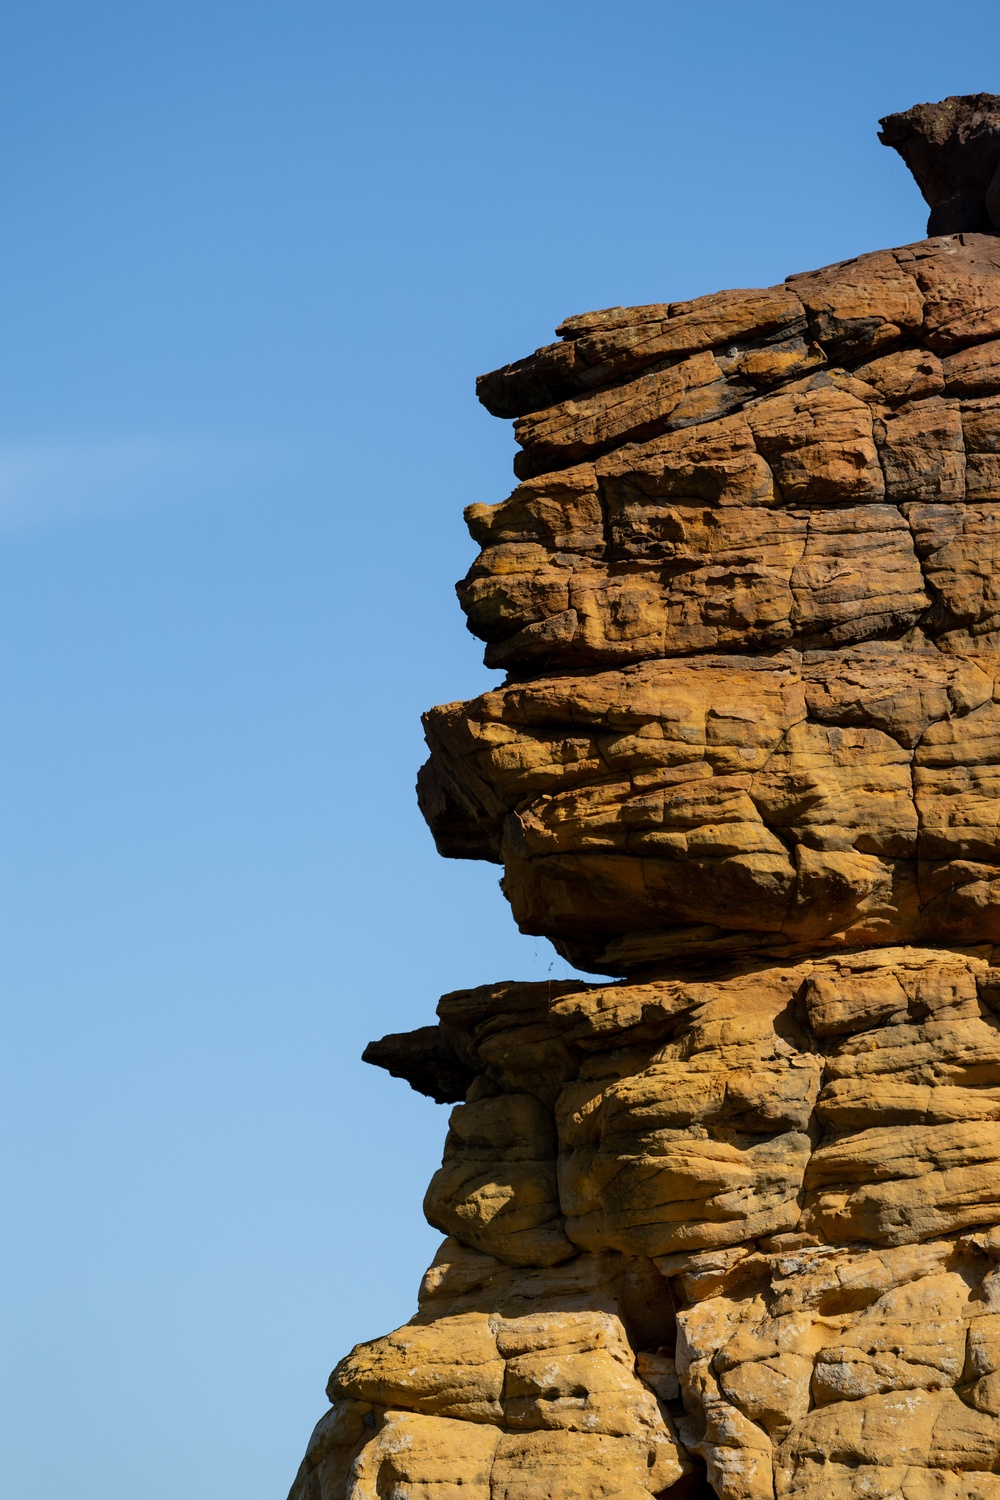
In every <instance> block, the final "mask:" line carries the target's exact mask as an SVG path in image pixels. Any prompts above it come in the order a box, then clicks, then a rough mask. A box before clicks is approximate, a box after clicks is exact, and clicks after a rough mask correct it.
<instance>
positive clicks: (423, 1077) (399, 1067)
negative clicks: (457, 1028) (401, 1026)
mask: <svg viewBox="0 0 1000 1500" xmlns="http://www.w3.org/2000/svg"><path fill="white" fill-rule="evenodd" d="M362 1060H363V1061H364V1062H366V1063H371V1064H372V1066H373V1067H376V1068H385V1070H386V1072H387V1073H391V1074H392V1076H393V1078H405V1079H406V1082H407V1083H408V1084H409V1085H410V1088H411V1089H416V1091H417V1093H418V1094H426V1095H427V1096H428V1098H430V1099H433V1100H434V1102H435V1103H436V1104H457V1103H458V1102H459V1101H460V1100H462V1099H464V1098H465V1095H466V1092H467V1091H468V1088H469V1085H470V1083H471V1082H472V1080H473V1078H475V1076H476V1075H475V1073H473V1071H472V1069H471V1068H467V1067H466V1066H465V1064H464V1063H462V1062H460V1061H459V1059H458V1058H457V1057H456V1056H455V1053H454V1051H453V1050H452V1048H451V1047H450V1046H449V1044H448V1042H447V1041H446V1040H445V1038H444V1036H443V1035H442V1032H441V1028H440V1026H419V1027H418V1028H417V1030H416V1031H397V1032H392V1033H390V1035H389V1036H384V1037H382V1039H381V1040H380V1041H377V1042H369V1043H368V1046H367V1047H366V1048H365V1050H364V1052H363V1053H362Z"/></svg>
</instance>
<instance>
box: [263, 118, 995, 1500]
mask: <svg viewBox="0 0 1000 1500" xmlns="http://www.w3.org/2000/svg"><path fill="white" fill-rule="evenodd" d="M882 124H883V139H884V140H885V141H886V143H887V144H890V145H895V146H897V147H898V148H899V150H900V152H901V153H902V155H903V156H904V157H905V159H906V160H907V162H908V164H909V165H911V166H912V168H913V171H914V173H915V175H916V176H917V178H918V181H919V183H920V185H921V188H922V190H923V191H924V193H925V196H926V197H927V200H928V203H929V204H930V206H931V210H932V215H931V228H932V230H933V231H934V232H933V234H932V237H931V238H929V239H926V240H923V241H920V242H919V243H917V244H912V245H906V246H904V247H902V248H901V249H895V250H880V251H876V252H875V253H873V254H867V255H860V256H858V257H857V258H856V259H854V260H851V261H845V262H843V263H841V264H839V265H834V266H830V267H827V268H825V269H823V270H820V271H814V272H810V273H808V274H805V275H797V276H791V277H789V279H788V280H787V281H786V282H784V283H783V284H782V285H781V286H777V287H770V288H766V289H764V290H751V291H726V292H720V293H717V294H716V295H714V296H706V297H699V298H696V299H695V300H694V301H690V302H674V303H662V304H661V303H658V304H654V305H652V306H648V307H633V308H621V307H615V308H609V309H606V310H604V311H602V312H595V313H586V314H583V315H581V316H578V317H572V318H568V319H567V320H566V322H565V323H563V324H562V326H561V327H560V328H559V329H558V330H557V333H558V335H559V341H558V342H556V343H554V344H550V345H548V346H547V347H545V348H542V349H539V350H537V351H536V353H535V354H533V355H531V356H529V357H528V358H527V359H522V360H519V361H518V362H517V363H515V364H512V365H508V366H506V367H505V368H503V369H501V370H497V371H495V372H494V373H493V374H490V375H485V376H483V377H482V379H481V380H480V382H479V395H480V399H481V400H482V401H483V403H484V404H485V405H486V406H487V408H488V409H489V410H490V411H491V412H493V413H495V414H496V415H497V416H500V417H506V418H513V419H514V433H515V437H516V439H517V442H518V444H519V445H520V452H519V454H518V457H517V459H516V461H515V471H516V474H517V477H518V479H519V481H520V482H519V483H518V484H517V486H516V488H515V489H514V491H513V493H512V494H511V495H510V497H509V498H508V499H506V500H504V501H502V502H501V503H500V504H498V505H485V504H474V505H471V506H470V507H469V509H468V511H467V513H466V514H467V520H468V523H469V526H470V529H471V531H472V534H473V536H474V538H475V539H476V541H477V542H478V543H479V544H480V546H481V548H482V551H481V552H480V554H479V556H478V558H477V559H476V561H475V563H474V564H473V566H472V569H471V571H470V572H469V574H468V577H467V578H466V579H465V580H464V581H463V582H462V583H461V584H460V585H459V597H460V600H461V603H462V607H463V609H464V610H465V612H466V615H467V617H468V622H469V627H470V629H471V630H472V631H473V632H474V633H475V634H476V635H478V636H480V637H481V638H482V639H483V640H484V641H485V642H486V661H487V664H488V665H489V666H491V667H500V668H503V669H504V670H505V671H506V673H507V679H506V681H505V683H504V684H503V685H502V686H499V687H494V688H492V689H491V690H489V691H487V692H484V693H483V694H482V695H481V696H480V697H478V698H475V699H473V700H472V701H471V702H468V703H450V704H446V705H445V706H443V707H440V708H435V709H433V710H431V712H430V713H429V714H428V715H427V717H426V726H427V738H428V741H429V744H430V748H431V758H430V760H429V762H428V763H427V765H426V766H425V767H424V769H423V771H422V772H421V776H420V799H421V806H422V808H423V810H424V813H425V816H426V817H427V820H428V822H429V823H430V825H431V828H432V829H433V831H434V835H435V838H436V840H437V844H438V848H439V849H440V851H441V853H442V854H445V855H449V856H454V857H457V858H463V859H487V860H493V861H495V862H496V863H497V864H500V865H502V866H503V882H502V884H503V890H504V892H505V894H506V897H507V899H508V901H509V902H510V905H511V909H512V912H513V915H514V918H515V920H516V921H517V923H518V925H519V927H520V928H521V930H522V931H523V932H527V933H537V934H544V935H545V936H546V937H548V938H551V940H552V941H553V942H554V943H555V945H556V947H557V948H558V950H559V952H560V953H562V954H563V955H565V957H566V958H567V959H568V960H569V961H570V962H571V963H572V964H574V965H575V966H576V967H578V968H580V969H582V970H584V971H587V972H588V973H590V974H592V975H596V976H600V977H599V978H598V979H597V980H596V982H588V981H585V980H582V979H581V980H579V981H562V982H559V983H542V984H524V983H498V984H489V985H484V986H482V987H480V988H478V989H474V990H462V991H458V992H457V993H454V994H450V995H446V996H445V997H444V998H443V999H442V1000H441V1002H440V1004H439V1006H438V1021H437V1025H436V1026H424V1027H422V1028H420V1029H419V1030H418V1031H416V1032H414V1033H412V1034H409V1035H403V1036H398V1035H397V1036H392V1037H387V1038H384V1039H383V1041H382V1042H379V1043H375V1044H373V1046H372V1048H370V1049H369V1053H368V1054H367V1056H368V1057H369V1059H370V1060H371V1061H373V1062H375V1063H378V1064H379V1065H380V1066H383V1067H386V1068H388V1069H389V1071H390V1072H392V1073H393V1074H395V1075H397V1076H400V1077H403V1078H405V1079H408V1080H409V1082H410V1083H411V1084H412V1085H413V1087H414V1088H416V1089H419V1090H421V1091H422V1092H424V1093H427V1094H429V1095H430V1096H431V1097H432V1098H436V1099H438V1100H440V1101H448V1102H452V1103H454V1104H455V1108H454V1109H453V1110H452V1113H451V1121H450V1128H449V1131H448V1136H447V1140H446V1143H445V1149H444V1161H443V1164H442V1166H441V1169H440V1171H438V1172H437V1173H436V1175H435V1176H434V1178H433V1180H432V1182H431V1184H430V1187H429V1189H428V1192H427V1197H426V1201H425V1211H426V1214H427V1217H428V1219H429V1220H430V1222H431V1224H433V1225H434V1226H435V1227H437V1228H438V1229H440V1230H441V1232H442V1233H443V1234H444V1235H446V1236H447V1238H446V1239H445V1240H444V1243H443V1244H442V1246H441V1249H440V1251H439V1252H438V1255H437V1257H436V1259H435V1261H434V1264H433V1265H432V1266H431V1268H430V1270H429V1271H428V1272H427V1275H426V1277H425V1278H424V1282H423V1286H422V1288H421V1291H420V1295H419V1303H418V1310H417V1312H416V1313H415V1314H414V1316H413V1318H412V1320H411V1322H410V1323H408V1324H407V1325H406V1326H405V1327H403V1328H400V1329H397V1330H396V1331H395V1332H394V1333H390V1334H388V1335H387V1336H385V1337H383V1338H377V1339H374V1340H373V1341H372V1342H370V1343H366V1344H361V1345H359V1346H358V1347H357V1348H355V1349H354V1350H353V1351H352V1352H351V1353H350V1354H349V1355H348V1356H347V1357H346V1358H345V1359H343V1360H342V1361H341V1362H340V1364H339V1365H338V1366H337V1368H336V1369H335V1370H334V1372H333V1375H332V1376H331V1379H330V1385H329V1391H328V1394H329V1397H330V1400H331V1402H332V1406H331V1408H330V1410H329V1412H328V1413H327V1415H326V1416H324V1417H323V1418H322V1420H321V1421H320V1423H319V1426H318V1427H317V1428H316V1431H315V1433H314V1435H313V1438H312V1440H311V1442H310V1445H309V1449H308V1453H307V1456H306V1459H305V1461H304V1463H303V1465H302V1468H301V1470H300V1473H299V1476H298V1478H297V1480H296V1482H295V1485H294V1486H293V1489H292V1500H387V1497H388V1500H653V1497H658V1500H667V1497H675V1500H682V1497H683V1500H695V1497H709V1496H713V1495H714V1496H717V1497H719V1500H785V1497H789V1500H847V1497H859V1500H860V1497H865V1500H1000V1420H998V1418H1000V946H998V947H995V946H994V945H1000V685H998V677H1000V238H998V237H997V236H996V235H995V234H994V233H993V230H994V228H996V227H997V225H998V224H1000V188H998V187H997V178H998V167H1000V98H996V97H993V96H989V95H975V96H972V97H970V98H967V99H962V98H957V99H949V100H945V101H944V102H943V103H941V104H937V105H921V106H918V107H917V108H915V109H913V110H909V111H908V112H907V113H906V114H904V115H897V116H891V117H889V118H888V119H887V120H885V121H883V122H882Z"/></svg>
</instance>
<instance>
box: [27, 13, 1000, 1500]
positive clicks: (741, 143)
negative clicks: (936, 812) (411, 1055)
mask: <svg viewBox="0 0 1000 1500" xmlns="http://www.w3.org/2000/svg"><path fill="white" fill-rule="evenodd" d="M978 90H992V91H997V92H1000V12H998V10H997V7H996V4H995V3H982V4H979V3H969V0H953V3H951V4H949V5H948V6H946V7H942V6H941V5H940V4H938V3H930V0H907V3H905V4H904V3H893V0H888V3H883V4H879V5H873V4H872V3H871V0H863V3H859V0H839V3H838V4H836V5H818V4H811V3H808V0H794V3H786V0H777V3H767V0H765V3H756V4H755V3H746V0H742V3H735V0H718V3H715V4H712V5H704V4H703V5H696V4H693V3H688V4H679V3H671V0H618V3H617V4H615V5H611V4H609V3H607V0H605V3H596V0H534V3H525V0H505V3H503V4H493V5H490V4H470V3H469V0H450V3H441V0H429V3H424V4H420V5H417V4H413V3H403V0H388V3H387V0H367V3H365V4H363V5H361V4H355V5H346V4H343V5H339V6H338V5H336V4H333V3H320V0H281V3H280V4H279V3H278V0H239V3H236V0H197V3H194V0H170V3H166V0H132V3H123V0H118V3H114V0H110V3H109V0H86V3H82V0H76V3H61V4H60V3H52V0H30V3H29V0H7V4H6V5H5V6H4V7H3V14H2V17H0V197H2V207H3V216H2V218H3V226H4V227H3V233H2V238H0V276H2V283H0V570H2V577H0V706H2V732H0V839H2V876H0V879H2V927H3V931H2V935H0V939H2V940H0V954H2V958H0V966H2V986H3V998H4V1013H5V1020H4V1028H3V1037H2V1041H0V1053H2V1069H3V1073H4V1079H3V1081H2V1094H3V1106H2V1109H3V1134H4V1139H5V1147H6V1162H5V1168H4V1171H5V1177H4V1181H3V1184H2V1185H0V1201H2V1203H3V1216H4V1219H5V1221H6V1227H5V1230H4V1239H3V1257H4V1264H3V1268H2V1273H0V1285H2V1287H3V1300H4V1303H5V1312H4V1322H5V1332H4V1337H3V1344H4V1347H5V1353H4V1361H5V1386H6V1388H5V1391H4V1393H3V1396H2V1399H0V1415H2V1423H3V1426H4V1428H5V1429H6V1430H5V1431H4V1432H3V1433H2V1434H0V1453H2V1455H3V1456H2V1458H0V1481H2V1483H0V1489H2V1493H3V1494H4V1495H10V1496H11V1497H13V1496H18V1497H30V1500H65V1497H67V1496H72V1500H134V1497H135V1496H137V1495H141V1496H142V1500H283V1496H284V1494H285V1492H286V1490H287V1488H288V1485H289V1484H290V1482H291V1480H292V1477H293V1475H294V1472H295V1468H296V1466H297V1464H298V1461H299V1458H300V1456H301V1453H302V1450H303V1448H304V1445H305V1442H306V1439H307V1437H308V1434H309V1431H310V1429H311V1427H312V1425H313V1423H314V1422H315V1420H316V1419H317V1418H318V1417H319V1416H320V1415H321V1413H322V1412H323V1410H324V1409H325V1400H324V1396H323V1387H324V1384H325V1381H326V1376H327V1374H328V1371H329V1369H330V1368H331V1366H332V1364H333V1363H334V1361H335V1359H336V1358H338V1357H339V1356H340V1355H341V1354H343V1353H345V1352H346V1351H347V1349H348V1348H349V1347H350V1346H351V1344H352V1343H354V1342H355V1341H356V1340H358V1339H362V1338H367V1337H372V1336H374V1335H376V1334H378V1333H381V1332H385V1331H388V1330H389V1329H390V1328H392V1327H394V1326H396V1325H398V1324H399V1323H401V1322H403V1321H404V1320H405V1319H406V1317H407V1316H408V1314H409V1313H410V1312H411V1310H412V1308H413V1305H414V1294H415V1291H416V1286H417V1283H418V1279H419V1275H420V1272H421V1270H422V1269H423V1267H424V1266H425V1265H426V1263H427V1262H428V1260H429V1259H430V1257H431V1255H432V1254H433V1251H434V1248H435V1246H436V1244H437V1241H438V1236H437V1235H436V1234H435V1233H434V1232H433V1231H432V1230H430V1229H429V1228H428V1227H427V1226H426V1225H425V1224H424V1223H423V1221H422V1218H421V1213H420V1200H421V1197H422V1194H423V1190H424V1188H425V1186H426V1183H427V1181H428V1179H429V1177H430V1175H431V1173H432V1172H433V1170H434V1168H435V1167H436V1165H437V1163H438V1160H439V1157H440V1149H441V1144H442V1140H443V1136H444V1131H445V1125H446V1111H445V1110H443V1109H440V1108H438V1107H436V1106H435V1105H433V1104H432V1103H430V1101H428V1100H426V1099H423V1098H421V1097H419V1096H418V1095H416V1094H413V1093H412V1092H410V1091H409V1090H408V1089H407V1087H406V1085H405V1084H402V1083H399V1082H393V1081H392V1080H390V1079H389V1078H388V1077H387V1076H386V1075H384V1074H381V1073H379V1072H377V1071H375V1070H374V1069H370V1068H367V1067H365V1066H364V1065H362V1063H361V1062H360V1060H359V1054H360V1052H361V1050H362V1048H363V1046H364V1044H365V1042H366V1041H368V1039H369V1038H371V1037H373V1036H380V1035H382V1034H383V1033H384V1032H387V1031H392V1030H402V1029H406V1028H409V1027H411V1026H418V1025H423V1024H425V1023H427V1022H428V1021H430V1020H431V1019H432V1018H433V1009H434V1004H435V1002H436V999H437V997H438V995H439V994H440V993H441V992H443V991H445V990H448V989H453V988H456V987H459V986H463V985H469V984H476V983H483V982H486V981H488V980H496V979H502V978H520V979H531V978H539V979H541V978H545V977H546V976H547V975H548V974H549V973H552V974H554V975H562V974H565V973H567V972H568V970H567V968H566V966H565V965H564V964H563V963H562V962H561V961H560V960H559V959H557V958H556V957H555V954H554V952H553V950H552V949H551V948H550V947H549V945H548V944H547V943H545V942H543V941H536V940H534V939H530V938H525V937H521V936H519V935H518V933H517V932H516V930H515V928H514V926H513V923H512V922H511V920H510V917H509V914H508V911H507V907H506V904H505V902H504V900H503V898H502V896H501V895H500V893H499V892H498V890H497V883H496V882H497V874H498V872H497V870H496V869H495V868H494V867H493V866H487V865H484V866H479V865H473V864H468V863H464V862H461V863H458V862H446V861H443V860H440V859H438V857H437V856H436V855H435V853H434V849H433V845H432V842H431V839H430V836H429V834H428V833H427V832H426V830H425V829H424V827H423V824H422V823H421V821H420V818H419V815H418V813H417V809H416V805H415V802H414V797H413V792H412V785H413V780H414V775H415V772H416V770H417V767H418V765H419V763H420V760H421V758H422V747H421V736H420V726H419V713H420V711H421V709H423V708H425V707H428V706H429V705H431V704H433V703H437V702H442V701H447V700H449V699H453V698H457V697H463V696H469V695H471V694H473V693H475V692H477V691H479V690H481V689H482V688H483V687H485V686H487V685H488V684H489V682H490V681H491V680H492V674H490V673H487V672H486V671H485V669H484V668H483V667H482V666H481V664H480V654H481V648H480V646H479V645H478V643H477V642H475V641H474V640H473V638H472V637H471V636H469V635H468V634H467V633H466V631H465V628H464V622H463V619H462V616H461V613H460V611H459V609H458V606H457V604H456V602H455V600H454V596H453V592H452V585H453V583H454V580H455V579H456V578H458V577H459V576H460V575H461V574H462V573H463V572H464V571H465V569H466V567H467V566H468V564H469V562H470V561H471V558H472V556H473V553H474V548H473V547H472V545H471V543H470V541H469V540H468V538H467V536H466V535H465V531H464V527H463V524H462V515H461V512H462V507H463V506H464V505H465V504H467V503H468V502H469V501H472V500H487V501H495V500H500V499H502V498H503V497H504V496H505V495H506V494H507V492H508V490H509V489H510V487H511V484H512V476H511V472H510V461H511V457H512V454H513V442H512V438H511V435H510V430H509V425H508V424H506V423H502V422H498V421H496V420H494V419H492V418H490V417H488V416H487V415H486V413H485V412H484V411H482V409H481V408H480V407H479V406H478V405H477V403H476V401H475V396H474V391H473V381H474V377H475V376H476V374H477V373H479V372H480V371H482V370H485V369H490V368H493V367H494V366H496V365H498V364H501V363H504V362H505V361H507V360H509V359H512V358H516V357H518V356H520V355H522V354H524V353H527V352H528V351H530V350H531V349H533V348H534V347H536V346H537V345H538V344H541V343H545V342H547V341H549V340H550V339H551V337H552V329H553V327H554V326H555V324H556V323H557V322H558V321H559V320H560V319H561V318H562V317H564V316H566V315H567V314H569V313H573V312H578V311H582V310H585V309H590V308H594V307H603V306H607V305H609V304H614V303H619V302H620V303H641V302H653V301H663V300H669V299H677V298H686V297H691V296H695V295H698V294H699V293H703V292H710V291H714V290H717V289H719V288H721V287H729V286H754V285H767V284H769V283H772V282H775V281H778V280H780V279H781V278H782V277H784V276H785V275H787V274H788V273H790V272H794V271H801V270H807V269H810V268H812V267H815V266H819V265H823V264H825V263H828V262H831V261H835V260H839V259H843V258H845V257H848V256H851V255H854V254H856V253H857V252H859V251H864V250H870V249H876V248H879V247H881V246H884V245H894V244H903V243H906V242H908V241H911V240H914V239H918V238H920V237H921V236H922V234H923V232H924V224H925V215H926V210H925V208H924V206H923V204H922V202H921V200H920V197H919V194H918V193H917V190H916V188H915V186H914V185H913V184H912V182H911V181H910V179H909V176H908V174H907V172H906V170H905V168H904V167H903V165H902V163H901V161H900V160H899V159H898V158H897V157H896V155H895V153H893V152H889V151H887V150H885V149H884V148H883V147H881V146H880V145H879V144H878V141H877V139H876V134H875V132H876V129H877V124H876V122H877V118H878V116H879V115H882V114H886V113H888V112H889V111H892V110H898V109H904V108H907V107H908V106H909V105H911V104H914V103H917V102H918V101H921V100H934V99H939V98H941V97H943V96H944V95H946V94H950V93H967V92H974V91H978Z"/></svg>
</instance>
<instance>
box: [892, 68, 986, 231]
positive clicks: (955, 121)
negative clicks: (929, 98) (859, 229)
mask: <svg viewBox="0 0 1000 1500" xmlns="http://www.w3.org/2000/svg"><path fill="white" fill-rule="evenodd" d="M879 124H880V125H881V126H882V129H881V130H880V131H879V140H880V141H881V142H882V144H883V146H892V147H894V149H895V150H896V151H898V152H899V154H900V156H901V157H902V158H903V160H904V161H905V162H906V165H907V166H908V167H909V169H910V171H911V172H912V173H913V175H914V177H915V178H916V180H917V186H918V187H919V188H920V191H921V192H922V193H923V195H924V198H925V199H926V201H927V203H928V205H929V207H930V210H931V213H930V218H929V219H928V221H927V233H928V234H960V233H963V232H976V231H982V232H988V231H990V230H996V229H1000V172H998V168H1000V94H954V95H952V96H951V97H950V98H948V99H942V100H941V102H940V103H939V104H915V105H914V106H913V108H912V109H908V110H905V111H904V112H903V113H902V114H898V115H886V117H885V119H884V120H880V121H879Z"/></svg>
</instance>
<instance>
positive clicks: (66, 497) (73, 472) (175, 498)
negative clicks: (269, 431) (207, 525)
mask: <svg viewBox="0 0 1000 1500" xmlns="http://www.w3.org/2000/svg"><path fill="white" fill-rule="evenodd" d="M278 456H279V455H278V454H277V452H276V451H275V449H274V447H273V446H268V445H265V444H257V443H254V442H252V441H239V440H232V441H225V440H218V441H216V440H205V439H196V440H171V439H162V438H147V437H125V438H112V439H108V440H104V441H95V442H70V441H67V442H61V441H52V442H39V443H28V444H10V443H0V528H2V529H4V530H20V529H22V528H24V527H30V526H35V525H41V524H46V523H51V522H54V521H60V520H73V519H82V518H85V517H88V516H97V515H106V514H109V513H115V512H122V511H128V510H133V509H140V508H141V509H145V508H148V507H150V506H158V505H162V504H169V503H177V502H181V503H183V502H185V501H190V500H202V499H206V498H211V497H212V496H213V495H218V494H221V493H225V492H227V491H229V490H230V489H231V487H232V485H233V483H234V482H238V481H240V480H246V479H249V478H250V477H251V476H252V475H257V476H258V477H259V475H260V472H261V469H262V467H263V468H264V469H266V468H267V467H269V463H268V460H274V459H276V458H277V457H278Z"/></svg>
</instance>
